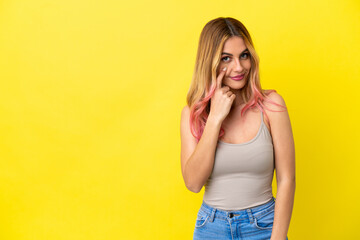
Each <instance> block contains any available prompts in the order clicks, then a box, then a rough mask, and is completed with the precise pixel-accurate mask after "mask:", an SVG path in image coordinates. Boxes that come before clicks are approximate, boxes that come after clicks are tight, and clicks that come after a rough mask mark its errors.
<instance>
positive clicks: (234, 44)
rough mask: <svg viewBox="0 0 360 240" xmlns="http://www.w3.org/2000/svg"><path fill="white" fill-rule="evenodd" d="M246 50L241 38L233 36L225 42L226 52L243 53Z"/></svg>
mask: <svg viewBox="0 0 360 240" xmlns="http://www.w3.org/2000/svg"><path fill="white" fill-rule="evenodd" d="M245 49H246V45H245V42H244V40H243V39H242V38H241V37H238V36H233V37H231V38H229V39H228V40H226V41H225V43H224V49H223V50H224V52H238V51H239V52H242V51H243V50H245Z"/></svg>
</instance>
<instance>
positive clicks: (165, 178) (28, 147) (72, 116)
mask: <svg viewBox="0 0 360 240" xmlns="http://www.w3.org/2000/svg"><path fill="white" fill-rule="evenodd" d="M0 5H1V6H0V68H1V69H0V79H1V82H0V83H1V86H0V134H1V135H0V212H1V215H0V216H1V217H0V239H4V240H13V239H19V240H20V239H21V240H42V239H44V240H45V239H46V240H48V239H51V240H57V239H64V240H65V239H66V240H68V239H74V240H82V239H84V240H93V239H192V234H193V229H194V225H195V218H196V213H197V211H198V209H199V207H200V204H201V201H202V196H203V191H204V189H203V190H202V191H201V192H200V193H199V194H195V193H192V192H190V191H189V190H187V189H186V187H185V184H184V182H183V179H182V175H181V170H180V113H181V109H182V107H183V106H184V105H185V104H186V102H185V98H186V94H187V91H188V89H189V84H190V81H191V77H192V72H193V67H194V63H195V55H196V50H197V49H196V48H197V44H198V39H199V35H200V32H201V30H202V28H203V27H204V25H205V24H206V23H207V22H208V21H210V20H211V19H213V18H216V17H220V16H222V17H234V18H237V19H239V20H240V21H242V22H243V23H244V24H245V26H246V27H247V28H248V30H249V31H250V34H251V36H252V38H253V40H254V44H255V48H256V50H257V52H258V54H259V56H260V74H261V83H262V87H263V88H265V89H275V90H277V91H278V92H279V93H280V94H281V95H282V96H283V98H284V99H285V102H286V104H287V106H288V109H289V113H290V118H291V122H292V127H293V133H294V138H295V145H296V146H295V147H296V180H297V185H296V194H295V203H294V210H293V215H292V220H291V224H290V228H289V233H288V237H289V239H291V240H296V239H299V240H302V239H327V240H328V239H355V238H356V237H358V238H360V233H359V230H358V225H359V221H358V219H359V215H360V206H359V201H358V200H359V198H360V191H359V183H360V181H359V166H360V163H359V162H360V158H359V155H360V154H359V149H360V147H359V143H360V142H359V137H360V136H359V135H360V134H359V133H360V127H359V125H360V124H359V117H360V116H359V106H360V104H359V102H360V101H359V93H358V90H359V87H360V77H359V73H360V72H359V56H360V50H359V43H360V30H359V29H360V26H359V25H360V24H359V23H360V17H359V16H360V4H359V1H357V0H347V1H346V0H345V1H329V0H326V1H325V0H322V1H310V0H306V1H304V0H302V1H288V0H282V1H266V0H263V1H115V0H113V1H108V0H106V1H104V0H101V1H100V0H97V1H69V0H61V1H60V0H54V1H45V0H32V1H24V0H23V1H21V0H18V1H15V0H8V1H1V4H0ZM273 187H274V196H276V182H275V179H274V182H273Z"/></svg>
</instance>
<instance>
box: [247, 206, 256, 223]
mask: <svg viewBox="0 0 360 240" xmlns="http://www.w3.org/2000/svg"><path fill="white" fill-rule="evenodd" d="M246 212H247V214H248V216H249V220H250V223H253V221H254V216H253V214H252V212H251V209H246Z"/></svg>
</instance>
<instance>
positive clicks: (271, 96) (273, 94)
mask: <svg viewBox="0 0 360 240" xmlns="http://www.w3.org/2000/svg"><path fill="white" fill-rule="evenodd" d="M269 91H270V90H265V94H266V95H267V97H268V98H269V99H270V100H271V101H272V102H275V103H276V104H279V105H281V106H284V107H286V104H285V100H284V98H283V97H282V96H281V95H280V94H279V93H278V92H269ZM264 105H265V106H266V107H268V108H270V109H272V110H275V111H284V110H286V108H284V107H280V106H277V105H275V104H273V103H269V102H264ZM266 113H269V112H266Z"/></svg>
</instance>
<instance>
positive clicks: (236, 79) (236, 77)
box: [230, 73, 245, 81]
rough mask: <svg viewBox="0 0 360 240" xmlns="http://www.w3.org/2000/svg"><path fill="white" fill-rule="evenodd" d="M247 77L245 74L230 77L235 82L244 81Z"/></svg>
mask: <svg viewBox="0 0 360 240" xmlns="http://www.w3.org/2000/svg"><path fill="white" fill-rule="evenodd" d="M244 76H245V73H244V74H241V75H236V76H234V77H230V78H231V79H232V80H235V81H239V80H241V79H243V78H244Z"/></svg>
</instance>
